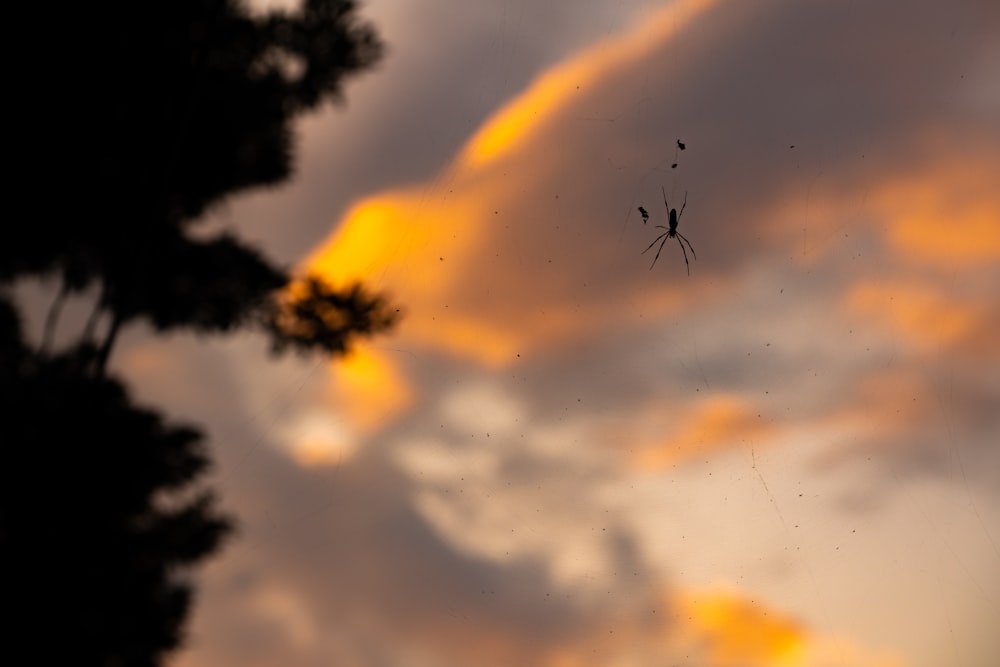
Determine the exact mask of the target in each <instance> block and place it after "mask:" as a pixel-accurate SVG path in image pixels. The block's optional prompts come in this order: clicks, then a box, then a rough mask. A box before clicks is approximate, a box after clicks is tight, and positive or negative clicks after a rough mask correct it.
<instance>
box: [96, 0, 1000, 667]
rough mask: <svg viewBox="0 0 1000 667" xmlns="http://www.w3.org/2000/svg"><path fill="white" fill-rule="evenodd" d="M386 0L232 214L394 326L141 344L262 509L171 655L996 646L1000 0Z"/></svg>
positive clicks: (227, 469)
mask: <svg viewBox="0 0 1000 667" xmlns="http://www.w3.org/2000/svg"><path fill="white" fill-rule="evenodd" d="M363 14H364V15H365V16H366V17H368V18H369V19H370V20H371V21H372V22H373V23H374V24H375V25H376V26H377V28H378V29H379V31H380V33H381V34H382V36H383V37H384V39H385V41H386V42H387V44H388V52H387V56H386V58H385V59H384V61H383V62H382V63H381V65H380V66H379V67H378V69H377V70H375V71H373V72H370V73H368V74H366V75H364V76H363V77H361V78H359V79H357V80H356V81H354V82H352V83H351V84H350V85H349V86H348V88H347V95H346V103H345V104H344V105H342V106H339V107H336V108H330V109H327V110H326V111H324V112H323V113H321V114H318V115H316V116H314V117H311V118H308V119H306V120H305V121H304V122H303V123H302V124H301V127H300V134H299V139H300V153H299V161H298V172H297V175H296V179H295V180H294V182H292V183H290V184H289V185H287V186H286V187H283V188H281V189H277V190H271V191H267V192H260V193H255V194H252V195H250V196H247V197H244V198H242V199H239V200H236V201H233V202H232V203H230V204H228V205H227V206H225V207H223V208H221V209H219V210H218V211H216V212H215V213H214V215H213V218H212V220H211V221H210V223H209V224H211V225H216V226H226V227H232V228H235V229H237V230H239V231H240V233H241V234H243V235H244V236H245V237H247V238H250V239H253V240H254V241H255V242H256V243H258V244H259V245H260V246H261V247H262V248H264V249H266V250H267V251H268V252H270V253H271V254H272V255H274V256H276V257H279V258H281V259H282V260H283V261H286V262H288V263H290V264H294V265H297V266H299V267H301V268H303V269H305V268H312V269H315V270H319V271H322V272H323V273H324V274H325V275H326V276H327V277H328V278H329V279H330V280H332V281H334V282H337V283H346V282H349V281H351V280H354V279H362V280H363V281H364V282H365V283H366V284H367V285H368V286H370V287H371V288H373V289H377V290H380V291H384V292H386V293H387V294H388V295H390V297H391V298H392V299H393V300H394V301H395V302H396V303H398V304H399V306H400V307H401V309H402V310H403V312H404V314H405V317H404V319H403V320H402V322H401V324H400V325H399V326H398V328H397V329H396V330H395V331H394V332H393V333H392V334H391V335H387V336H382V337H380V338H377V339H374V340H372V341H369V342H367V343H365V344H363V345H361V346H360V347H359V348H358V349H357V350H356V352H355V353H354V354H353V355H352V356H351V357H350V358H348V359H346V360H343V361H341V362H337V363H328V362H325V361H322V360H295V359H287V360H284V361H278V362H275V361H273V360H270V359H269V358H268V357H267V356H266V353H265V350H266V346H265V344H264V342H263V341H261V340H257V339H254V338H249V337H248V338H241V339H238V340H230V341H225V342H224V341H213V340H201V339H194V338H189V337H175V338H171V339H169V340H162V339H160V340H150V339H149V338H148V337H144V336H143V335H142V332H133V335H132V336H131V337H130V338H128V339H127V340H126V343H125V344H124V345H123V346H122V348H121V349H120V350H119V351H118V352H117V357H116V359H115V362H116V364H117V368H118V370H119V371H121V372H122V373H124V374H126V376H127V377H129V378H130V379H131V382H132V383H133V384H134V386H135V388H136V391H137V393H138V395H139V396H140V397H141V398H142V399H143V400H147V401H149V402H154V403H157V404H160V405H162V406H164V407H165V408H167V409H168V410H169V412H170V413H171V414H173V415H175V416H177V417H184V418H186V419H189V420H193V421H195V422H199V423H201V424H203V425H204V426H205V427H206V428H207V430H208V431H209V432H210V433H211V435H212V447H213V452H214V454H215V456H216V457H217V461H218V466H217V471H216V475H215V483H216V484H218V486H219V487H220V489H221V491H222V494H223V498H224V500H225V504H226V506H227V508H228V509H230V510H231V511H232V512H233V513H235V514H236V515H237V516H238V517H239V518H240V523H241V528H240V531H239V534H238V536H237V537H236V538H235V539H234V540H233V541H232V542H231V543H230V544H229V546H228V548H227V549H226V550H225V552H224V553H223V554H222V555H220V556H219V557H218V558H216V559H215V560H213V561H212V562H211V563H210V564H209V565H208V566H207V567H205V568H204V569H203V570H202V571H201V573H200V581H201V593H200V598H199V602H198V607H197V610H196V613H195V615H194V618H193V623H192V624H191V627H190V641H189V649H188V650H186V651H185V652H183V653H182V654H180V655H179V656H178V657H177V659H176V661H175V663H174V664H175V666H176V667H238V666H239V667H257V666H260V667H263V666H265V665H266V666H271V665H283V666H288V667H320V666H328V665H339V666H348V667H350V666H358V667H362V666H365V667H367V666H373V667H380V666H387V667H388V666H398V665H406V666H413V667H464V666H467V665H476V666H481V667H511V666H514V665H531V666H538V667H569V666H610V665H615V666H621V667H626V666H647V665H677V666H681V665H684V666H712V667H716V666H718V667H723V666H727V667H728V666H732V667H735V666H741V667H756V666H765V665H767V666H772V665H773V666H779V665H780V666H792V665H794V666H806V665H808V666H811V667H819V666H839V665H879V666H889V665H892V666H900V665H907V666H913V667H931V666H938V665H943V664H955V665H986V664H990V663H992V662H993V661H995V660H997V659H998V658H1000V641H998V639H997V635H996V631H995V630H996V627H997V626H998V624H1000V408H998V406H1000V379H998V377H1000V375H998V373H997V370H996V369H997V368H998V367H1000V334H998V331H1000V299H998V285H1000V188H997V187H996V184H997V183H1000V123H998V121H997V118H1000V79H998V78H997V72H998V71H1000V6H998V5H997V4H996V3H995V2H992V1H991V0H961V1H958V2H950V3H945V2H940V1H933V0H912V1H910V0H908V1H905V2H904V1H903V0H870V1H867V2H844V1H842V0H810V1H809V2H799V1H793V0H756V1H754V2H742V1H739V0H685V1H678V2H668V1H664V2H652V1H645V2H642V1H639V0H619V1H618V2H608V1H598V0H590V1H574V2H570V1H569V0H549V1H538V0H491V1H488V2H485V1H484V2H459V1H458V0H427V1H425V2H420V3H417V2H404V1H402V0H380V1H375V0H372V1H371V2H369V3H368V4H367V5H366V6H365V7H364V9H363ZM678 140H680V141H681V142H683V144H684V147H685V148H684V149H683V150H681V147H680V146H679V144H678ZM664 197H666V199H667V200H668V201H669V206H670V207H672V208H676V209H677V210H678V211H680V210H681V208H682V206H683V213H682V214H681V215H680V216H679V218H678V227H677V231H678V232H680V233H682V234H684V235H685V237H686V238H687V239H688V241H689V242H690V248H689V249H687V255H688V260H689V262H690V267H689V268H690V275H689V274H688V267H687V266H686V265H685V257H684V254H682V247H681V245H680V241H679V240H678V239H677V238H666V239H664V241H665V244H664V245H663V246H662V253H661V254H660V255H659V258H658V259H657V260H656V262H655V264H653V259H654V256H655V253H656V252H658V251H659V249H660V243H659V242H656V243H655V244H654V245H653V247H652V248H651V249H650V250H649V252H646V253H645V254H643V250H645V249H646V248H647V247H648V246H649V245H650V243H651V242H654V240H655V239H656V238H657V235H658V234H660V233H661V232H662V231H663V230H662V229H658V228H657V227H656V225H667V223H668V220H669V211H668V208H667V206H666V205H665V202H664ZM685 202H686V203H685ZM640 206H642V207H643V208H644V209H646V210H647V211H648V213H649V221H648V222H644V220H643V218H642V216H641V215H640V213H639V210H638V207H640Z"/></svg>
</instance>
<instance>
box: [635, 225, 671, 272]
mask: <svg viewBox="0 0 1000 667" xmlns="http://www.w3.org/2000/svg"><path fill="white" fill-rule="evenodd" d="M657 227H661V228H662V227H663V225H657ZM661 239H662V241H661ZM657 241H660V247H659V249H658V250H657V251H656V257H654V258H653V263H652V264H650V265H649V268H650V270H652V269H653V266H654V265H655V264H656V260H658V259H659V258H660V252H662V251H663V244H664V243H666V242H667V232H663V233H662V234H660V235H659V236H657V237H656V238H655V239H653V242H652V243H650V244H649V245H648V246H646V250H643V251H642V252H641V253H639V254H641V255H645V254H646V252H647V251H648V250H649V249H650V248H652V247H653V246H654V245H656V242H657Z"/></svg>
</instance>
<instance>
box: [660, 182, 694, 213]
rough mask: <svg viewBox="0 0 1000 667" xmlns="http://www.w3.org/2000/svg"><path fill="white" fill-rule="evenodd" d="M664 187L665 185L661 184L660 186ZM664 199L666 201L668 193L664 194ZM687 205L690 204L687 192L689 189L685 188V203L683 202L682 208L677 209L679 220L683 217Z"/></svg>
mask: <svg viewBox="0 0 1000 667" xmlns="http://www.w3.org/2000/svg"><path fill="white" fill-rule="evenodd" d="M662 188H663V186H662V185H661V186H660V189H662ZM664 201H666V195H664ZM687 205H688V193H687V190H685V191H684V203H683V204H681V210H679V211H677V219H678V220H680V219H681V216H682V215H684V208H685V207H686V206H687Z"/></svg>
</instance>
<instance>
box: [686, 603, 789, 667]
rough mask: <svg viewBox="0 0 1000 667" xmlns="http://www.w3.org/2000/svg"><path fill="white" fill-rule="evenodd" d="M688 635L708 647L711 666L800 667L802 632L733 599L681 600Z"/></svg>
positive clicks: (786, 620)
mask: <svg viewBox="0 0 1000 667" xmlns="http://www.w3.org/2000/svg"><path fill="white" fill-rule="evenodd" d="M681 603H682V608H681V610H680V613H681V614H684V615H686V616H687V618H688V620H689V622H690V624H691V628H692V632H693V633H694V634H695V635H696V636H700V637H701V638H702V641H703V642H704V644H705V645H707V646H708V647H709V654H710V656H711V661H712V662H711V664H712V665H713V666H718V667H725V666H728V665H734V666H735V665H739V666H741V667H750V666H753V665H762V666H763V665H767V666H768V667H778V666H779V665H788V666H791V665H799V664H802V662H801V661H800V658H801V657H802V653H803V644H804V643H805V640H806V637H805V634H806V633H805V630H804V628H803V627H802V626H801V625H800V624H799V623H798V622H796V621H794V620H792V619H791V618H788V617H786V616H784V615H782V614H780V613H777V612H775V611H773V610H768V609H766V608H765V607H763V606H762V605H760V604H758V603H755V602H753V601H752V600H748V599H746V598H743V597H739V596H736V595H730V594H726V593H719V592H716V593H710V594H705V595H698V596H687V597H684V598H682V600H681Z"/></svg>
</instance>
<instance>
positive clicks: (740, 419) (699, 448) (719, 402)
mask: <svg viewBox="0 0 1000 667" xmlns="http://www.w3.org/2000/svg"><path fill="white" fill-rule="evenodd" d="M770 430H771V428H770V427H769V426H766V425H765V424H763V423H762V422H761V420H760V418H759V417H758V416H757V413H756V412H754V410H753V408H752V406H751V405H750V404H749V403H747V402H746V401H744V400H743V399H740V398H739V397H737V396H731V395H723V394H720V395H716V396H712V397H709V398H706V399H705V400H703V401H701V402H700V403H698V404H697V405H695V406H694V408H692V411H691V414H690V416H689V417H687V419H685V420H684V422H683V423H681V424H680V425H679V426H678V427H677V428H676V429H674V431H673V433H670V434H668V435H667V436H666V437H664V438H663V440H662V441H661V442H659V443H657V444H656V445H652V446H648V447H645V448H643V449H641V450H640V452H639V454H638V463H639V465H640V466H641V467H642V468H644V469H648V470H658V469H661V468H664V467H666V466H668V465H670V464H671V463H674V462H677V461H682V460H685V459H689V458H692V457H694V456H696V455H699V454H703V453H705V452H710V451H714V450H718V449H721V448H723V447H727V446H730V445H732V444H734V443H739V442H744V441H746V440H747V439H753V438H757V437H761V436H763V435H765V434H766V433H768V432H770Z"/></svg>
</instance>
